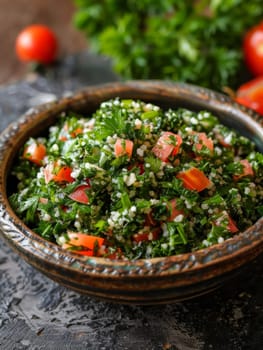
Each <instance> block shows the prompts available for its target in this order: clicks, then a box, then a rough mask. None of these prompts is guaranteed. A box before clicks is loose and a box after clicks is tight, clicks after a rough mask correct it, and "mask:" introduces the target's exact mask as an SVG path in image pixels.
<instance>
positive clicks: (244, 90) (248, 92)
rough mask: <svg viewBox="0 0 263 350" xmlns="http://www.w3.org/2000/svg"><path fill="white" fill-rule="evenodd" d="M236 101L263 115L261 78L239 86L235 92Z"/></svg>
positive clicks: (262, 85)
mask: <svg viewBox="0 0 263 350" xmlns="http://www.w3.org/2000/svg"><path fill="white" fill-rule="evenodd" d="M262 65H263V61H262ZM236 101H237V102H238V103H240V104H242V105H244V106H246V107H249V108H251V109H254V110H255V111H256V112H258V113H259V114H262V115H263V76H262V77H258V78H255V79H253V80H250V81H249V82H247V83H245V84H243V85H241V86H240V87H239V89H238V90H237V92H236Z"/></svg>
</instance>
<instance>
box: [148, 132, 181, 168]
mask: <svg viewBox="0 0 263 350" xmlns="http://www.w3.org/2000/svg"><path fill="white" fill-rule="evenodd" d="M182 142H183V140H182V138H181V136H180V135H177V134H174V133H172V132H170V131H165V132H163V133H162V135H161V136H160V137H159V139H158V140H157V143H156V145H155V146H154V147H153V149H152V152H153V153H154V154H155V155H156V157H157V158H160V159H161V160H162V161H163V162H167V161H168V158H169V157H170V156H176V155H177V154H178V152H179V150H180V146H181V144H182Z"/></svg>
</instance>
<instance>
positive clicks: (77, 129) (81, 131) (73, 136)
mask: <svg viewBox="0 0 263 350" xmlns="http://www.w3.org/2000/svg"><path fill="white" fill-rule="evenodd" d="M80 134H83V129H82V128H81V127H78V128H76V129H75V130H73V131H72V133H70V136H71V137H72V138H75V137H77V136H78V135H80Z"/></svg>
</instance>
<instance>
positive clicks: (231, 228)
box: [227, 216, 239, 233]
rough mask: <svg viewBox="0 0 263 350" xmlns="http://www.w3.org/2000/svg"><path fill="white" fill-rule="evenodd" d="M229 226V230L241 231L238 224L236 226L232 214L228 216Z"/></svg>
mask: <svg viewBox="0 0 263 350" xmlns="http://www.w3.org/2000/svg"><path fill="white" fill-rule="evenodd" d="M227 228H228V230H229V231H230V232H232V233H236V232H238V231H239V229H238V228H237V226H236V224H235V222H234V220H233V219H232V218H231V217H230V216H228V225H227Z"/></svg>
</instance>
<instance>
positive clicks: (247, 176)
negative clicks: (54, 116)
mask: <svg viewBox="0 0 263 350" xmlns="http://www.w3.org/2000/svg"><path fill="white" fill-rule="evenodd" d="M12 174H13V175H14V176H16V178H17V181H18V184H17V190H16V193H13V194H12V195H11V196H10V198H9V199H10V203H11V205H12V207H13V209H14V211H15V212H16V213H17V215H18V216H19V217H20V218H21V219H22V220H23V221H24V222H25V223H26V224H27V225H28V226H29V227H30V228H31V229H32V230H34V231H35V232H37V233H38V234H39V235H41V236H42V237H44V238H45V239H47V240H49V241H52V242H55V243H57V244H58V245H60V246H62V248H64V249H68V250H71V251H73V252H75V253H76V254H82V255H87V256H99V257H109V258H113V259H115V258H123V259H138V258H152V257H163V256H170V255H176V254H180V253H185V252H191V251H195V250H198V249H200V248H204V247H208V246H210V245H212V244H216V243H221V242H223V241H224V240H225V239H228V238H230V237H232V236H233V235H235V234H237V233H238V232H240V231H242V230H245V229H246V228H247V227H249V226H250V225H252V224H253V223H255V222H256V221H257V220H258V219H259V218H260V217H261V216H262V215H263V184H262V178H263V154H261V153H259V152H257V151H256V148H255V145H254V144H253V143H252V142H251V141H250V140H249V139H247V138H246V137H244V136H240V135H239V134H237V133H236V132H235V131H234V130H231V129H229V128H228V127H226V126H224V125H222V124H220V123H219V120H218V119H217V117H215V116H214V115H212V114H211V113H210V112H208V111H200V112H193V111H190V110H187V109H182V108H179V109H176V110H175V109H168V110H163V109H161V108H160V107H158V106H156V105H153V104H151V103H146V102H143V101H139V100H138V101H137V100H136V101H135V100H121V99H119V98H116V99H112V100H109V101H106V102H103V103H101V105H100V108H99V109H98V110H97V111H96V112H95V113H94V114H93V115H91V116H87V117H85V116H81V115H77V114H76V113H68V114H67V115H65V113H64V114H62V115H61V116H60V117H59V119H58V122H57V124H56V125H54V126H52V127H50V129H49V134H48V137H39V138H30V139H29V140H28V141H27V142H26V144H25V145H24V147H23V149H21V152H20V155H19V159H18V160H17V163H16V164H15V166H14V168H13V169H12Z"/></svg>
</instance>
